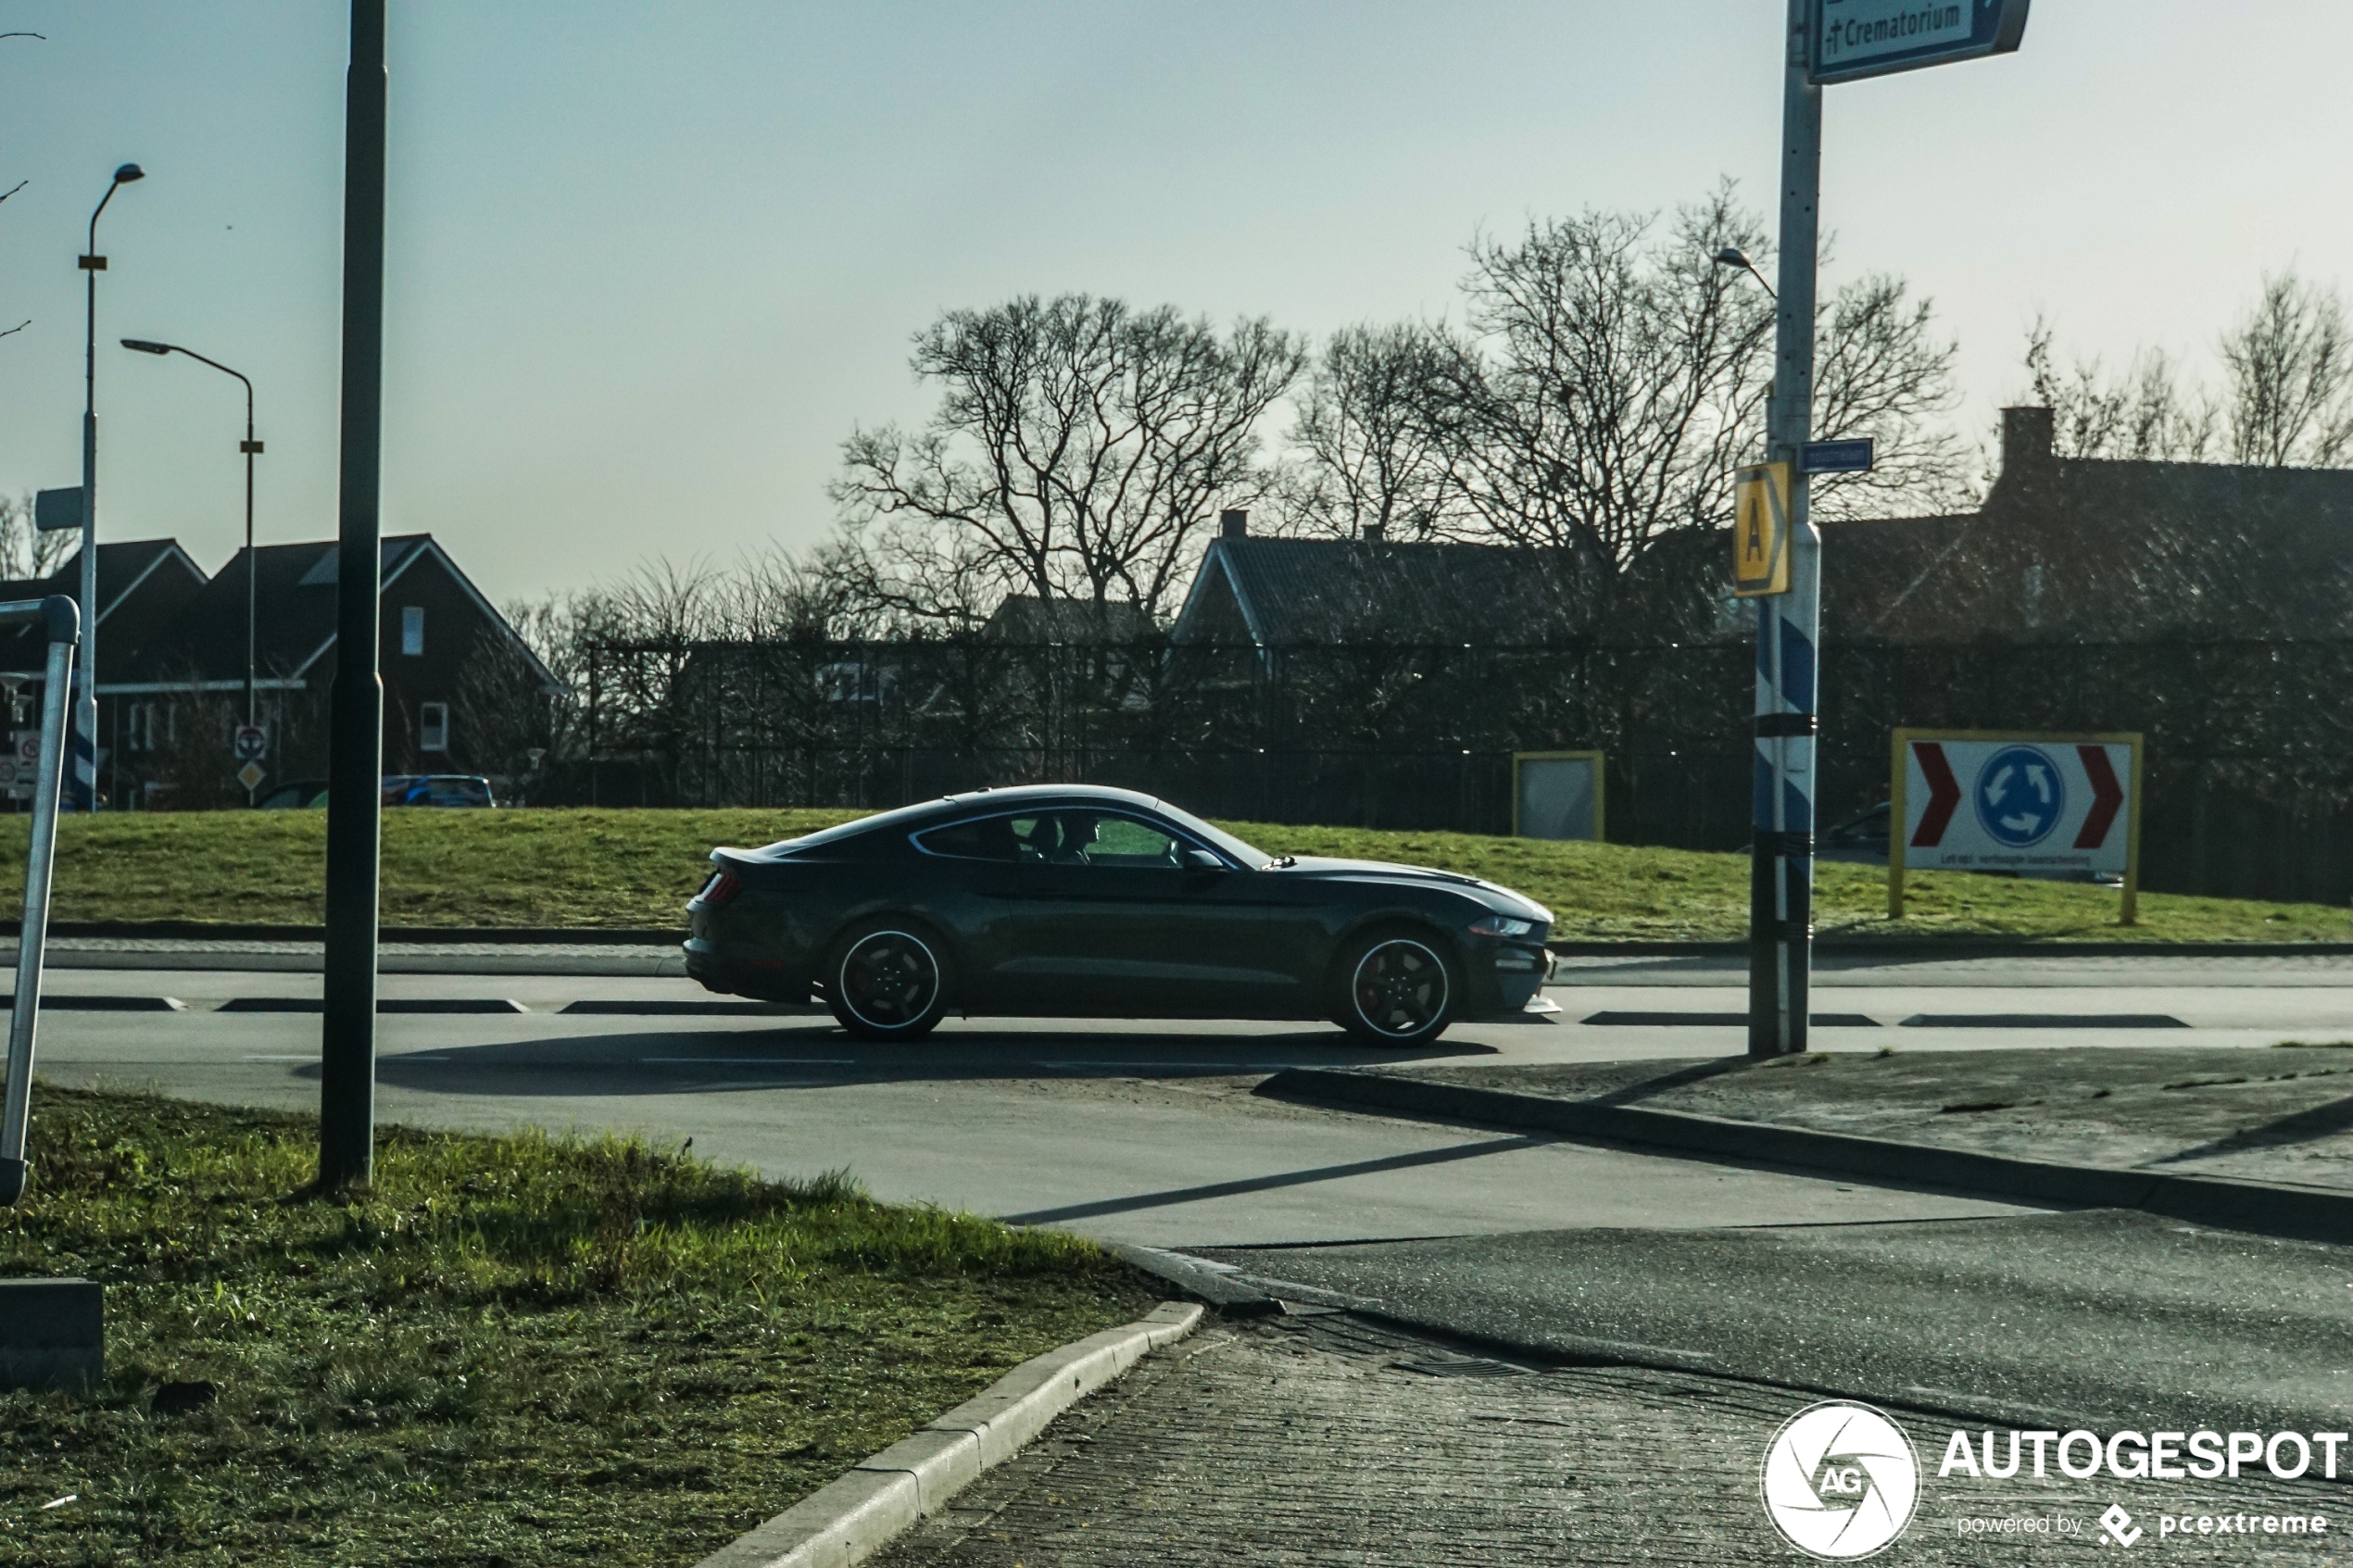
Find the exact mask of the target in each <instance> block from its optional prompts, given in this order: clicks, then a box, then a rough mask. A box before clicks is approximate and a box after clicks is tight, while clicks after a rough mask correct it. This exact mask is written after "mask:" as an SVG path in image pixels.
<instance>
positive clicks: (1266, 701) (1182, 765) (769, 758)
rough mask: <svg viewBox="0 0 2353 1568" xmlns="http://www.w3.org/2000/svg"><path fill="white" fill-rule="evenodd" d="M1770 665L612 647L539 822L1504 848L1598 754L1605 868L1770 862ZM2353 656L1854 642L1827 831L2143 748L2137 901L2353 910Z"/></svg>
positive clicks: (1604, 654) (1823, 799)
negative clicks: (751, 813) (1972, 746)
mask: <svg viewBox="0 0 2353 1568" xmlns="http://www.w3.org/2000/svg"><path fill="white" fill-rule="evenodd" d="M1751 657H1752V656H1751V654H1750V651H1749V649H1748V648H1747V647H1746V646H1744V645H1742V644H1734V643H1727V642H1708V643H1686V644H1650V645H1638V646H1623V645H1604V644H1600V643H1587V644H1563V645H1557V646H1525V645H1509V646H1506V645H1498V644H1491V643H1479V642H1476V641H1474V642H1466V643H1462V644H1445V645H1431V644H1416V645H1396V644H1379V645H1361V646H1322V645H1319V646H1299V647H1277V648H1267V649H1255V648H1220V647H1199V646H1170V645H1169V644H1167V643H1166V642H1164V641H1148V642H1135V643H1123V644H1115V645H1075V644H1072V645H1064V644H1014V643H1002V642H990V641H970V642H955V641H921V640H910V641H906V642H892V643H820V642H792V643H782V642H780V643H698V644H664V645H650V644H609V645H604V646H599V647H598V648H596V649H595V650H593V653H592V656H591V658H590V659H589V661H588V664H589V671H588V679H587V681H586V682H585V691H583V692H581V694H580V695H581V696H582V697H583V698H584V705H583V707H582V709H581V711H580V712H579V714H578V715H577V718H576V722H575V725H574V734H575V737H576V740H575V743H574V744H573V745H572V746H567V747H564V748H562V749H561V752H560V756H559V758H558V759H556V760H555V761H554V762H553V763H552V764H551V766H550V768H549V770H548V771H547V775H546V776H545V778H544V779H543V781H542V784H541V787H540V789H539V791H538V792H537V793H538V794H539V796H540V797H542V798H547V799H551V800H561V801H570V802H576V803H580V804H591V803H595V804H605V805H622V804H629V805H661V806H720V805H737V806H801V805H835V806H853V807H874V808H879V807H887V806H892V805H898V804H902V803H904V802H906V801H910V800H916V799H922V798H925V797H933V796H937V795H940V794H944V793H948V792H950V791H952V790H958V789H967V788H972V787H975V786H976V785H979V784H1018V783H1031V782H1063V781H1079V782H1088V783H1101V784H1121V785H1126V786H1128V787H1133V788H1138V789H1143V790H1147V791H1150V792H1151V793H1154V794H1158V795H1161V796H1164V797H1167V798H1169V799H1172V800H1176V801H1178V802H1180V803H1182V804H1184V805H1186V806H1187V807H1189V808H1190V809H1195V810H1199V811H1202V812H1204V813H1206V814H1209V815H1212V816H1218V817H1225V818H1229V819H1240V820H1255V821H1270V822H1325V823H1338V824H1354V825H1362V826H1367V827H1382V828H1408V829H1437V828H1451V829H1459V830H1464V831H1468V832H1475V833H1504V832H1507V831H1509V824H1510V820H1511V802H1510V793H1509V791H1510V780H1509V759H1510V754H1511V753H1512V752H1514V751H1516V750H1551V749H1565V748H1581V747H1599V748H1601V749H1603V750H1604V751H1605V752H1606V753H1607V754H1608V758H1609V780H1608V788H1609V797H1610V812H1609V819H1610V836H1611V837H1612V838H1614V839H1619V840H1622V841H1625V842H1631V843H1647V844H1660V845H1671V846H1677V847H1690V848H1710V849H1732V848H1738V847H1742V846H1743V845H1744V844H1745V843H1746V842H1747V835H1748V809H1749V808H1748V794H1749V762H1748V758H1749V741H1748V739H1747V734H1748V723H1749V720H1748V714H1749V709H1750V706H1751V690H1752V687H1751V682H1752V678H1753V677H1752V665H1751V662H1750V660H1751ZM2348 680H2353V642H2347V641H2344V640H2326V641H2302V642H2292V643H2289V642H2255V641H2207V640H2180V641H2171V642H2166V641H2152V642H2143V643H2130V644H2124V643H2109V644H2088V643H2064V642H2050V643H2019V642H1986V643H1982V644H1966V645H1961V644H1953V645H1932V646H1922V645H1899V644H1891V643H1845V644H1841V643H1838V642H1831V643H1829V644H1827V645H1826V646H1825V649H1824V656H1823V663H1822V684H1823V690H1822V704H1821V706H1822V711H1823V714H1824V721H1823V722H1824V734H1823V745H1822V747H1821V759H1820V767H1821V770H1822V778H1821V784H1820V786H1819V788H1818V795H1817V798H1818V801H1819V802H1820V809H1821V810H1822V812H1823V822H1824V824H1825V825H1828V824H1829V823H1832V822H1837V821H1839V820H1840V819H1841V818H1843V817H1844V816H1846V815H1849V814H1852V813H1858V812H1861V811H1863V810H1864V809H1867V808H1869V807H1870V806H1872V805H1874V804H1875V803H1877V802H1879V801H1881V800H1884V799H1885V798H1886V797H1887V794H1888V789H1887V769H1888V747H1889V736H1890V732H1891V731H1893V730H1894V729H1895V728H1896V727H1898V726H1902V725H1919V726H1939V727H1952V728H1987V729H1994V728H2007V729H2051V730H2068V729H2087V730H2088V729H2097V730H2139V731H2142V732H2144V733H2145V734H2146V735H2147V736H2148V771H2147V775H2146V779H2145V789H2146V792H2147V793H2146V797H2145V806H2144V813H2143V823H2144V834H2143V836H2144V878H2143V880H2144V883H2145V885H2147V886H2149V887H2151V888H2153V889H2161V890H2182V891H2199V892H2211V893H2218V894H2229V895H2233V896H2242V897H2255V896H2260V897H2297V898H2318V899H2326V900H2329V901H2343V900H2345V899H2346V898H2347V897H2353V813H2349V812H2348V804H2353V720H2349V719H2348V716H2347V710H2346V708H2345V705H2344V704H2343V703H2342V702H2341V701H2340V700H2339V699H2338V697H2337V696H2336V694H2337V693H2339V692H2342V691H2344V690H2346V689H2347V685H2346V683H2347V681H2348Z"/></svg>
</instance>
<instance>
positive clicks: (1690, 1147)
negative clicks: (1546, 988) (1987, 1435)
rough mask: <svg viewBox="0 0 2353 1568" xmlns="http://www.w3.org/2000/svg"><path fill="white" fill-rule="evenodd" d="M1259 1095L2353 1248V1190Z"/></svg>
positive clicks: (1751, 1127) (1578, 1115) (1330, 1080)
mask: <svg viewBox="0 0 2353 1568" xmlns="http://www.w3.org/2000/svg"><path fill="white" fill-rule="evenodd" d="M1256 1092H1258V1093H1259V1094H1262V1095H1265V1096H1267V1097H1269V1098H1277V1099H1295V1100H1304V1101H1306V1102H1308V1103H1310V1104H1314V1105H1323V1106H1329V1107H1333V1108H1335V1109H1339V1110H1385V1111H1391V1112H1398V1113H1403V1114H1404V1115H1408V1116H1418V1117H1427V1118H1429V1119H1431V1120H1434V1121H1441V1122H1467V1123H1479V1124H1483V1125H1487V1126H1497V1127H1516V1128H1523V1129H1529V1130H1533V1131H1538V1132H1550V1133H1562V1134H1566V1135H1569V1136H1572V1137H1587V1138H1600V1139H1604V1140H1606V1141H1608V1142H1611V1143H1624V1144H1636V1145H1641V1146H1643V1147H1647V1148H1661V1149H1668V1150H1672V1151H1674V1152H1676V1153H1679V1154H1697V1155H1704V1156H1706V1157H1707V1158H1710V1159H1715V1160H1734V1161H1743V1162H1750V1163H1755V1164H1762V1165H1787V1166H1795V1167H1798V1168H1800V1169H1804V1170H1813V1171H1827V1172H1831V1173H1836V1174H1838V1175H1843V1176H1859V1177H1862V1178H1864V1179H1866V1180H1870V1181H1878V1182H1885V1183H1888V1184H1891V1185H1899V1186H1907V1187H1928V1188H1932V1189H1938V1190H1957V1191H1962V1192H1974V1193H1980V1194H1982V1195H1985V1196H1987V1197H1994V1198H2020V1199H2023V1200H2025V1201H2028V1202H2032V1203H2043V1204H2051V1205H2056V1206H2057V1207H2060V1208H2069V1209H2139V1210H2145V1211H2147V1212H2149V1213H2152V1214H2162V1215H2164V1216H2166V1217H2167V1218H2169V1219H2175V1220H2187V1221H2190V1222H2192V1223H2197V1224H2205V1225H2213V1226H2216V1227H2218V1228H2221V1229H2225V1230H2239V1231H2250V1232H2253V1233H2254V1234H2256V1235H2259V1236H2284V1237H2287V1238H2289V1239H2292V1240H2296V1241H2331V1242H2343V1241H2347V1240H2353V1193H2335V1192H2322V1191H2319V1190H2316V1189H2314V1188H2310V1187H2296V1186H2286V1185H2278V1184H2274V1183H2270V1182H2248V1181H2238V1180H2234V1179H2232V1178H2230V1177H2225V1176H2181V1175H2171V1174H2168V1173H2160V1172H2150V1171H2134V1170H2123V1169H2119V1168H2114V1167H2108V1166H2099V1165H2071V1164H2067V1163H2064V1162H2062V1161H2059V1160H2022V1159H2019V1158H2017V1157H2015V1156H2012V1155H2005V1154H1978V1153H1973V1152H1971V1151H1969V1150H1967V1149H1957V1148H1937V1147H1936V1146H1934V1145H1931V1144H1915V1143H1899V1142H1897V1141H1896V1140H1894V1139H1893V1138H1869V1137H1862V1136H1858V1135H1855V1134H1852V1133H1822V1132H1816V1131H1813V1130H1812V1129H1810V1128H1805V1127H1785V1126H1779V1125H1775V1124H1773V1123H1764V1122H1739V1121H1734V1120H1733V1119H1731V1118H1730V1117H1724V1116H1703V1115H1699V1114H1697V1113H1695V1112H1692V1111H1685V1110H1645V1109H1642V1108H1641V1107H1637V1106H1624V1105H1596V1104H1594V1103H1592V1102H1591V1101H1583V1100H1565V1099H1554V1098H1548V1097H1546V1096H1542V1095H1525V1094H1516V1093H1514V1092H1513V1091H1511V1090H1508V1089H1480V1088H1473V1087H1470V1086H1469V1085H1460V1084H1437V1083H1430V1082H1428V1081H1427V1080H1424V1079H1417V1078H1405V1077H1401V1076H1398V1075H1396V1074H1394V1073H1381V1072H1378V1071H1367V1070H1364V1069H1349V1068H1340V1069H1335V1068H1326V1067H1290V1068H1285V1069H1284V1070H1283V1071H1282V1072H1280V1073H1276V1074H1275V1075H1274V1076H1273V1077H1271V1078H1269V1079H1267V1080H1266V1081H1265V1083H1264V1084H1261V1085H1259V1086H1258V1089H1257V1091H1256Z"/></svg>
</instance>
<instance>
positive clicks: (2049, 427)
mask: <svg viewBox="0 0 2353 1568" xmlns="http://www.w3.org/2000/svg"><path fill="white" fill-rule="evenodd" d="M2055 430H2056V427H2055V426H2054V424H2053V423H2052V415H2051V411H2050V410H2049V409H2048V408H2005V409H2003V410H2002V472H2004V473H2006V474H2007V473H2011V472H2015V471H2017V470H2022V469H2032V468H2039V467H2041V466H2042V465H2044V464H2045V463H2047V462H2049V461H2050V460H2051V447H2052V445H2053V442H2054V440H2055V434H2054V433H2055Z"/></svg>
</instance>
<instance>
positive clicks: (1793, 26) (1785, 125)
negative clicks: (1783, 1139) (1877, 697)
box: [1748, 0, 1822, 1056]
mask: <svg viewBox="0 0 2353 1568" xmlns="http://www.w3.org/2000/svg"><path fill="white" fill-rule="evenodd" d="M1814 4H1815V0H1789V36H1788V41H1787V42H1788V49H1787V56H1786V61H1785V65H1784V71H1783V84H1782V93H1781V182H1780V191H1781V232H1780V288H1779V289H1778V290H1777V291H1775V292H1776V294H1777V296H1778V302H1779V307H1780V319H1779V320H1778V322H1777V323H1776V325H1775V330H1774V334H1773V401H1772V407H1771V409H1770V412H1769V414H1768V420H1769V428H1768V433H1767V443H1768V446H1769V447H1770V452H1769V457H1770V458H1771V460H1772V461H1774V462H1782V463H1787V464H1789V466H1790V487H1789V529H1790V533H1791V536H1792V544H1793V552H1792V558H1791V561H1790V588H1789V592H1788V593H1786V594H1781V595H1776V596H1768V597H1764V598H1759V599H1758V600H1756V740H1755V747H1756V753H1755V763H1754V765H1753V766H1754V770H1755V790H1754V811H1755V814H1754V819H1753V825H1754V833H1755V838H1754V844H1755V847H1754V849H1753V850H1752V852H1751V853H1752V856H1753V859H1752V863H1751V866H1750V874H1749V1004H1748V1006H1749V1012H1748V1053H1749V1055H1751V1056H1783V1055H1787V1054H1790V1053H1793V1052H1796V1051H1802V1050H1804V1049H1806V1007H1807V990H1808V981H1809V979H1810V975H1811V971H1812V968H1813V946H1814V759H1815V738H1816V734H1817V731H1818V724H1819V721H1818V716H1817V713H1816V709H1815V666H1816V663H1817V659H1816V657H1815V649H1816V647H1817V646H1818V643H1819V641H1820V631H1821V606H1822V546H1821V539H1820V536H1819V535H1818V534H1817V533H1815V532H1814V527H1813V524H1812V523H1811V522H1810V521H1807V518H1806V472H1805V465H1804V463H1803V461H1802V458H1803V457H1804V453H1805V447H1806V441H1807V439H1808V438H1809V437H1810V436H1811V434H1812V433H1813V421H1814V270H1815V257H1816V251H1817V248H1818V241H1819V229H1820V213H1819V207H1820V195H1821V182H1822V90H1821V89H1820V88H1819V87H1818V86H1816V85H1815V84H1814V82H1813V81H1812V80H1811V78H1810V76H1809V74H1808V72H1807V69H1806V44H1807V34H1808V31H1809V29H1810V26H1811V23H1812V19H1813V17H1812V9H1813V6H1814Z"/></svg>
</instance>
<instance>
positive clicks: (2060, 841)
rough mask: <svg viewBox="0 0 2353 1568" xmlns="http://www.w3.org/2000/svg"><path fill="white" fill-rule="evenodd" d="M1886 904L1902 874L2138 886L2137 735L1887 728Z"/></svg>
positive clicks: (1897, 911)
mask: <svg viewBox="0 0 2353 1568" xmlns="http://www.w3.org/2000/svg"><path fill="white" fill-rule="evenodd" d="M1892 771H1893V776H1894V801H1893V806H1894V809H1893V810H1892V811H1891V812H1890V813H1889V832H1888V855H1887V864H1888V882H1887V909H1888V914H1889V917H1890V918H1891V919H1900V918H1901V917H1902V915H1903V912H1904V873H1905V872H1906V871H1972V872H2009V873H2010V874H2012V875H2015V876H2030V877H2045V878H2056V879H2061V880H2066V881H2092V880H2098V881H2106V882H2121V883H2122V884H2123V888H2124V902H2123V908H2122V909H2121V910H2120V911H2119V914H2120V920H2121V922H2122V923H2124V924H2127V925H2129V924H2131V923H2132V922H2133V915H2134V912H2135V911H2134V908H2133V905H2134V903H2135V900H2136V897H2137V895H2138V893H2139V890H2140V875H2139V872H2140V843H2141V812H2140V803H2141V792H2140V780H2141V737H2140V736H2139V735H2136V734H2088V735H2070V734H2003V733H2000V732H1997V731H1989V730H1898V731H1896V732H1895V755H1894V768H1893V770H1892Z"/></svg>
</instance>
